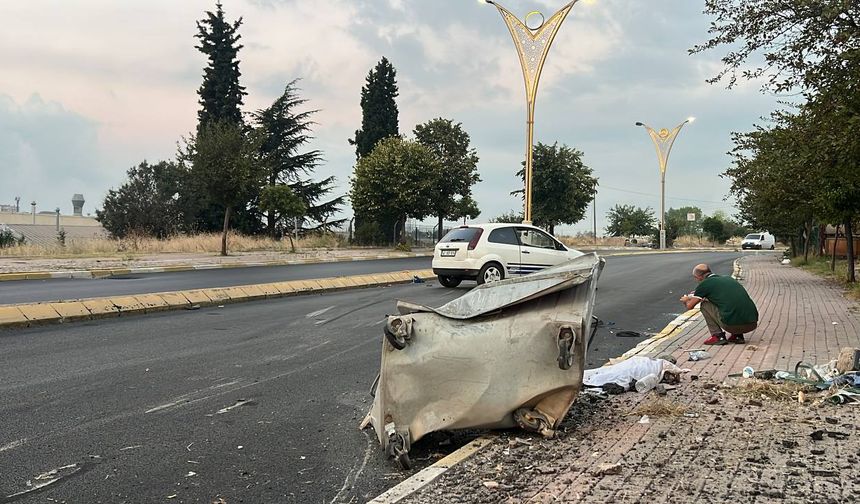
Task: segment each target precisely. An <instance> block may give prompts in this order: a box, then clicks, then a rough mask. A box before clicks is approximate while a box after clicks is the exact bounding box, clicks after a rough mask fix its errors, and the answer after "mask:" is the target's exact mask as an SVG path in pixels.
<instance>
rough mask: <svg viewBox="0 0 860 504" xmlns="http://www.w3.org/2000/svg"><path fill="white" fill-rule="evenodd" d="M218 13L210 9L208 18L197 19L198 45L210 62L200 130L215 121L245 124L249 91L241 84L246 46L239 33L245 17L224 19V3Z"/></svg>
mask: <svg viewBox="0 0 860 504" xmlns="http://www.w3.org/2000/svg"><path fill="white" fill-rule="evenodd" d="M215 6H216V10H215V12H214V13H213V12H210V11H206V18H205V19H203V20H202V21H198V22H197V35H195V37H196V38H197V39H198V40H199V41H200V45H197V46H195V48H196V49H197V50H198V51H200V52H202V53H203V54H205V55H206V57H207V59H208V63H207V65H206V68H205V69H204V70H203V84H201V85H200V89H199V90H198V91H197V94H198V95H200V101H199V103H200V106H201V108H200V110H199V111H198V112H197V120H198V124H197V129H198V131H199V130H200V129H201V128H203V127H205V126H206V125H208V124H210V123H212V122H228V123H232V124H241V123H242V110H241V106H242V104H243V101H242V97H243V96H245V95H246V94H247V93H246V92H245V88H244V87H243V86H241V85H240V84H239V77H240V76H241V73H240V72H239V59H238V54H239V50H240V49H242V45H240V44H239V43H238V42H239V39H240V38H241V35H239V33H238V29H239V26H241V25H242V18H239V19H238V20H236V21H235V22H233V23H232V24H230V23H229V22H227V20H226V19H224V9H223V8H222V6H221V2H218V3H217V4H215Z"/></svg>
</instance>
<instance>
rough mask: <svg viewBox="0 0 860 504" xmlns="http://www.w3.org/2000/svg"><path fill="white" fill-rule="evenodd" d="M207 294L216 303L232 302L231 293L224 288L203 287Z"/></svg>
mask: <svg viewBox="0 0 860 504" xmlns="http://www.w3.org/2000/svg"><path fill="white" fill-rule="evenodd" d="M203 292H205V293H206V296H208V297H209V299H211V300H212V302H213V303H215V304H223V303H229V302H230V299H231V298H230V295H229V294H227V292H226V291H225V290H224V289H203Z"/></svg>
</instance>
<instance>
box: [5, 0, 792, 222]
mask: <svg viewBox="0 0 860 504" xmlns="http://www.w3.org/2000/svg"><path fill="white" fill-rule="evenodd" d="M500 3H501V4H502V5H504V6H505V7H506V8H508V9H509V10H510V11H512V12H513V13H514V14H516V15H518V16H520V17H521V18H523V17H525V15H526V14H527V13H528V12H530V11H533V10H539V11H541V12H542V13H544V15H545V16H546V17H547V18H549V16H551V15H552V13H554V12H555V11H556V10H558V9H560V8H561V7H562V6H563V5H564V4H565V1H564V0H502V1H500ZM703 4H704V2H703V0H581V1H580V2H578V3H577V4H576V5H575V6H574V7H573V10H572V11H571V13H570V15H569V16H568V18H567V20H566V21H565V23H564V25H563V26H562V27H561V29H560V30H559V33H558V36H557V37H556V39H555V42H554V43H553V46H552V47H551V49H550V52H549V56H548V58H547V62H546V66H545V67H544V70H543V74H542V77H541V82H540V88H539V91H538V95H537V102H536V117H535V141H536V142H537V141H540V142H543V143H548V144H552V143H554V142H558V143H559V144H566V145H569V146H571V147H574V148H576V149H578V150H580V151H582V152H583V153H584V156H583V160H584V162H585V164H586V165H588V166H589V167H590V168H592V169H593V170H594V174H595V176H597V177H598V178H599V180H600V181H599V183H600V189H599V192H598V194H597V205H596V213H597V226H598V234H602V233H603V228H604V227H605V225H606V213H607V211H608V210H609V209H610V208H612V207H613V206H614V205H616V204H627V205H637V206H642V207H646V206H648V207H651V208H652V209H655V210H658V211H659V206H660V177H659V170H658V164H657V156H656V154H655V151H654V147H653V145H652V144H651V141H650V139H649V137H648V135H647V134H646V132H645V131H644V130H643V129H642V128H637V127H635V126H634V123H635V122H636V121H642V122H645V123H647V124H650V125H651V126H653V127H655V128H657V129H659V128H662V127H668V128H670V129H671V128H672V127H674V126H676V125H677V124H678V123H680V122H681V121H683V120H684V119H685V118H687V117H689V116H695V117H696V121H695V122H694V123H693V124H691V125H689V126H687V127H685V129H684V130H683V131H682V132H681V134H680V135H679V137H678V140H677V141H676V143H675V146H674V149H673V151H672V154H671V157H670V159H669V166H668V170H667V173H666V196H667V203H666V205H667V208H668V207H676V208H677V207H681V206H688V205H695V206H699V207H700V208H701V209H702V210H703V212H704V213H705V214H711V213H713V212H714V211H716V210H723V211H725V212H726V213H728V214H729V215H733V214H734V213H736V209H735V208H734V206H733V202H732V200H731V199H729V200H728V201H726V199H725V198H726V197H727V196H728V189H729V185H730V182H729V181H728V180H726V179H724V178H721V177H720V174H721V173H722V172H723V171H724V170H725V169H726V168H727V167H728V166H729V163H730V159H729V157H728V156H727V155H726V153H727V152H728V151H729V150H731V148H732V142H731V132H732V131H747V130H750V129H751V128H752V126H753V125H754V124H756V123H760V122H761V121H760V118H761V117H763V116H766V115H768V114H769V112H770V111H772V110H773V109H775V108H776V107H777V101H778V100H779V97H776V96H773V95H765V94H762V93H761V92H760V87H759V84H758V83H754V82H751V83H748V82H742V83H741V84H740V85H739V86H737V87H735V88H733V89H731V90H728V89H725V86H724V85H721V84H717V85H712V84H708V83H706V82H705V80H706V79H707V78H709V77H711V76H713V75H714V74H716V72H717V71H718V70H719V69H720V68H721V64H720V61H719V60H720V57H721V56H722V55H723V52H724V51H722V50H717V51H712V52H709V53H705V54H697V55H692V56H691V55H689V54H688V49H689V48H691V47H692V46H694V45H695V44H697V43H701V42H703V41H705V40H706V39H707V28H708V24H709V19H708V18H707V17H706V16H705V15H703V14H702V9H703ZM214 5H215V1H214V0H182V1H181V2H180V1H176V0H145V1H144V0H124V1H122V2H117V1H116V0H76V1H75V2H68V1H67V0H28V1H27V2H20V1H11V0H0V19H2V20H3V21H4V23H3V24H4V28H3V30H2V31H0V203H3V204H12V203H13V202H14V198H15V197H16V196H20V197H21V202H22V203H21V206H22V208H25V211H26V210H29V202H30V201H36V202H37V205H38V210H53V209H54V208H56V207H60V208H61V210H62V211H63V213H71V208H72V204H71V198H72V195H73V194H74V193H82V194H84V196H85V198H86V200H87V202H86V204H85V206H84V212H85V214H86V213H94V210H95V208H98V207H100V205H101V201H102V200H103V199H104V196H105V194H106V192H107V191H108V189H110V188H112V187H113V188H115V187H117V186H119V185H120V184H122V183H123V181H124V180H125V174H126V170H128V168H130V167H132V166H134V165H136V164H138V163H140V162H141V161H142V160H148V161H158V160H162V159H172V158H174V157H175V155H176V151H177V142H178V141H179V140H180V139H181V138H182V137H183V136H185V135H188V133H189V132H191V131H193V130H194V128H195V125H196V120H197V115H196V113H197V110H198V108H199V105H198V102H197V99H198V97H197V94H196V93H197V89H198V88H199V86H200V83H201V79H202V77H201V75H202V69H203V67H204V65H205V59H204V55H203V54H201V53H199V52H198V51H197V50H195V49H194V45H195V39H194V34H195V33H196V25H195V22H196V20H198V19H201V18H202V17H203V13H204V12H205V11H206V10H214ZM223 5H224V10H225V12H226V14H227V17H228V19H231V20H232V19H236V18H238V17H242V18H243V24H242V26H241V28H240V34H241V36H242V39H241V42H242V43H243V44H244V48H243V49H242V50H241V51H240V53H239V54H240V60H241V63H240V70H241V72H242V79H241V83H242V84H243V85H244V86H246V88H247V92H248V95H247V96H246V97H245V107H244V110H245V111H249V112H250V111H253V110H257V109H260V108H263V107H266V106H268V105H270V104H271V103H272V102H273V101H274V100H275V99H276V98H277V97H278V96H280V95H281V94H282V93H283V90H284V87H285V85H286V84H287V83H288V82H289V81H291V80H293V79H297V78H298V79H301V81H300V82H299V88H300V94H301V96H302V97H303V98H305V99H307V100H308V102H307V104H306V108H307V109H318V110H319V112H318V113H316V114H315V115H314V121H315V122H316V123H317V124H316V126H315V128H314V130H313V135H314V139H313V141H312V142H311V144H310V145H309V148H317V149H320V150H322V151H323V153H324V157H325V161H324V163H323V164H322V165H321V166H320V167H319V168H318V169H317V171H316V174H317V176H318V177H325V176H328V175H334V176H336V177H337V188H336V192H337V193H338V194H345V193H347V192H348V189H349V177H350V175H351V173H352V170H353V166H354V164H355V151H354V147H353V146H351V145H349V143H348V139H349V138H351V137H352V136H353V135H354V132H355V130H356V129H358V128H359V127H360V124H361V108H360V105H359V98H360V92H361V86H362V85H363V84H364V79H365V76H366V75H367V72H368V71H369V70H370V69H371V68H372V67H373V66H374V65H375V64H376V63H377V62H378V61H379V59H380V58H381V57H383V56H385V57H387V58H388V59H389V60H390V61H391V62H392V64H393V65H394V67H395V68H396V70H397V80H398V85H399V88H400V96H399V98H398V100H397V104H398V107H399V111H400V130H401V133H402V134H404V135H406V136H407V137H409V136H412V130H413V128H414V127H415V125H417V124H420V123H423V122H426V121H428V120H430V119H433V118H436V117H444V118H448V119H452V120H454V121H456V122H460V123H462V125H463V128H464V129H465V130H466V131H467V132H468V133H469V134H470V136H471V139H472V146H473V147H474V148H475V149H476V150H477V153H478V156H479V157H480V163H479V166H478V168H479V172H480V175H481V178H482V181H481V182H480V183H479V184H478V185H477V186H476V187H475V190H474V192H475V198H476V200H477V202H478V204H479V207H480V208H481V210H482V215H481V216H480V217H479V218H478V219H477V220H478V221H486V220H489V219H490V218H492V217H494V216H497V215H499V214H501V213H503V212H506V211H509V210H512V209H519V208H521V206H522V203H521V200H520V199H518V198H517V197H514V196H510V195H509V193H510V191H512V190H515V189H518V188H519V187H520V186H521V182H520V181H519V180H518V179H517V177H516V175H515V174H516V172H517V170H518V168H519V166H520V164H521V162H522V161H523V158H524V151H525V127H526V124H525V110H526V108H525V91H524V86H523V80H522V73H521V71H520V68H519V61H518V59H517V55H516V52H515V50H514V47H513V43H512V41H511V38H510V35H509V32H508V30H507V27H506V26H505V24H504V22H503V21H502V18H501V17H500V16H499V14H498V12H497V11H496V9H495V8H494V7H492V6H491V5H487V4H484V3H480V2H478V1H476V0H350V1H346V0H224V1H223ZM343 213H344V216H347V217H348V216H351V214H352V210H351V209H350V208H349V207H347V208H345V209H344V212H343ZM592 225H593V223H592V209H589V211H588V213H587V216H586V218H585V219H584V220H583V221H581V222H579V223H576V224H574V225H571V226H564V227H561V228H557V234H559V233H575V232H578V231H589V230H591V229H592Z"/></svg>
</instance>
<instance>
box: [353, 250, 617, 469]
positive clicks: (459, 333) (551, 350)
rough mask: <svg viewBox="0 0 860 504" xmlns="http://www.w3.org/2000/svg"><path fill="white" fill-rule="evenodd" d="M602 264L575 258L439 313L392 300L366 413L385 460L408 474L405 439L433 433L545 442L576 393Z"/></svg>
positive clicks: (481, 291)
mask: <svg viewBox="0 0 860 504" xmlns="http://www.w3.org/2000/svg"><path fill="white" fill-rule="evenodd" d="M604 264H605V261H604V260H603V259H600V258H599V257H598V256H597V255H596V254H589V255H584V256H581V257H579V258H577V259H574V260H572V261H569V262H567V263H565V264H562V265H559V266H555V267H552V268H548V269H546V270H543V271H541V272H539V273H535V274H531V275H527V276H524V277H520V278H511V279H506V280H502V281H499V282H493V283H488V284H484V285H480V286H478V287H477V288H475V289H473V290H471V291H469V292H468V293H466V294H465V295H463V296H461V297H459V298H457V299H455V300H453V301H451V302H449V303H448V304H446V305H444V306H441V307H439V308H431V307H427V306H420V305H415V304H411V303H406V302H402V301H401V302H399V303H398V304H397V310H398V313H399V315H393V316H389V317H388V319H387V321H386V323H385V325H384V339H383V349H382V362H381V365H380V376H379V380H378V382H377V384H376V387H375V389H374V392H375V394H374V401H373V406H372V407H371V410H370V413H368V416H369V419H370V423H371V424H372V426H373V428H374V430H375V431H376V435H377V438H378V440H379V442H380V444H381V445H382V447H383V449H384V450H385V452H386V453H387V454H388V456H389V457H391V458H394V459H395V460H396V461H397V462H398V463H399V464H400V466H401V467H403V468H408V467H409V466H410V464H411V462H410V460H409V456H408V451H409V448H410V446H411V445H412V443H414V442H416V441H418V440H419V439H421V438H422V437H424V436H425V435H426V434H428V433H431V432H435V431H439V430H452V429H467V428H471V427H482V428H510V427H514V426H517V425H519V426H520V427H522V428H525V429H527V430H530V431H533V432H539V433H541V434H542V435H544V436H546V437H552V436H553V435H554V431H555V429H556V428H557V427H558V425H559V423H560V422H561V420H562V419H563V418H564V416H565V414H566V413H567V411H568V409H569V408H570V406H571V404H572V403H573V401H574V399H575V398H576V396H577V394H578V393H579V390H580V388H581V387H582V377H583V368H584V363H585V351H586V345H587V343H586V342H587V340H588V338H589V335H590V333H591V331H592V329H593V326H594V320H593V318H592V309H593V307H594V299H595V291H596V286H597V281H598V278H599V276H600V272H601V271H602V269H603V266H604ZM559 369H560V370H561V371H563V372H559Z"/></svg>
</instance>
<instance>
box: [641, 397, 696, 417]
mask: <svg viewBox="0 0 860 504" xmlns="http://www.w3.org/2000/svg"><path fill="white" fill-rule="evenodd" d="M686 412H687V407H686V406H684V405H682V404H679V403H677V402H675V401H672V400H670V399H654V400H651V401H648V402H646V403H643V404H640V405H639V406H637V407H636V409H634V410H633V412H632V413H631V415H639V416H641V415H648V416H649V417H661V416H671V417H677V416H681V415H683V414H684V413H686Z"/></svg>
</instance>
